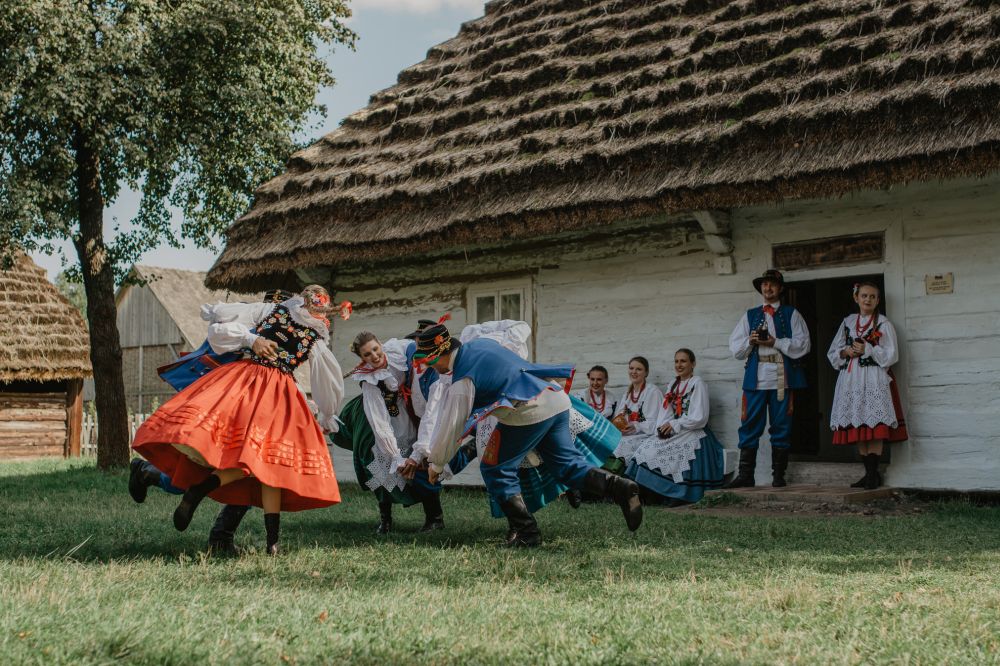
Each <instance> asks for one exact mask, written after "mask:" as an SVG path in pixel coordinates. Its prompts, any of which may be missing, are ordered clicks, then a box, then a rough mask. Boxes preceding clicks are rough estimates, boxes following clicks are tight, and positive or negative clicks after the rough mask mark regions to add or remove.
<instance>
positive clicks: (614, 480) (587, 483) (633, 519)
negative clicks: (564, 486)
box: [583, 467, 642, 532]
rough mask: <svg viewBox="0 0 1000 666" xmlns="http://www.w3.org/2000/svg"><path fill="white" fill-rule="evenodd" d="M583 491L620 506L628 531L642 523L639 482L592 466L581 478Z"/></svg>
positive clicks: (633, 530) (637, 527) (635, 528)
mask: <svg viewBox="0 0 1000 666" xmlns="http://www.w3.org/2000/svg"><path fill="white" fill-rule="evenodd" d="M583 491H584V492H585V493H591V494H594V495H597V496H598V497H604V498H606V499H610V500H611V501H613V502H614V503H615V504H617V505H618V506H619V507H621V510H622V515H623V516H625V524H626V525H628V528H629V531H632V532H635V531H636V530H637V529H639V525H641V524H642V500H640V499H639V484H637V483H636V482H635V481H633V480H631V479H626V478H624V477H621V476H615V475H614V474H612V473H611V472H609V471H607V470H606V469H601V468H600V467H594V468H593V469H591V470H590V471H589V472H587V476H585V477H584V479H583Z"/></svg>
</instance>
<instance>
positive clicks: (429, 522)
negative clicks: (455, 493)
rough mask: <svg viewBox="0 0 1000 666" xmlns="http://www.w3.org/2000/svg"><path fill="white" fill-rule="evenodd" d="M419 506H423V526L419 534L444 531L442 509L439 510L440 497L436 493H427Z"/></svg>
mask: <svg viewBox="0 0 1000 666" xmlns="http://www.w3.org/2000/svg"><path fill="white" fill-rule="evenodd" d="M421 504H423V506H424V526H423V527H421V528H420V531H421V532H431V531H433V530H443V529H444V509H442V508H441V496H440V494H438V493H433V492H432V493H429V494H428V495H427V497H425V498H424V499H423V500H422V501H421Z"/></svg>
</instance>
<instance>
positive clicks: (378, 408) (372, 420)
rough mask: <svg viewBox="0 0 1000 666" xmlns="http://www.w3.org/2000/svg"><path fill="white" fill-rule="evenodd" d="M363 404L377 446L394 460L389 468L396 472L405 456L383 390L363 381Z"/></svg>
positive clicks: (384, 454)
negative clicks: (400, 451) (390, 418)
mask: <svg viewBox="0 0 1000 666" xmlns="http://www.w3.org/2000/svg"><path fill="white" fill-rule="evenodd" d="M361 404H362V406H363V407H364V409H365V417H367V419H368V425H370V426H371V429H372V435H374V438H375V446H376V447H377V448H378V450H379V451H380V452H381V453H382V455H383V456H385V457H386V458H388V459H389V460H391V461H392V465H391V467H390V468H389V469H390V470H391V471H393V472H395V471H396V470H397V469H398V468H399V466H400V465H402V464H403V456H401V455H400V454H399V445H398V444H397V443H396V434H395V433H394V432H393V430H392V423H390V422H389V410H388V409H387V408H386V406H385V399H384V398H383V397H382V392H381V391H379V390H378V387H377V386H375V385H374V384H372V383H370V382H362V383H361Z"/></svg>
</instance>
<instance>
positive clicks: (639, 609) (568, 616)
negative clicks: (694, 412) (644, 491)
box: [0, 461, 1000, 664]
mask: <svg viewBox="0 0 1000 666" xmlns="http://www.w3.org/2000/svg"><path fill="white" fill-rule="evenodd" d="M125 486H126V477H125V474H124V473H117V474H104V473H101V472H98V471H96V470H95V469H93V467H91V466H89V465H88V464H87V463H86V462H83V461H74V462H65V461H45V462H30V463H6V464H2V465H0V520H2V526H0V663H3V664H29V663H40V664H41V663H44V664H49V663H73V664H91V663H94V664H97V663H100V664H107V663H113V662H120V663H155V664H195V663H239V664H243V663H263V664H281V663H290V664H311V663H342V662H345V661H349V662H353V663H370V664H386V663H435V664H440V663H525V662H530V663H539V662H543V663H623V664H624V663H628V664H631V663H647V662H656V663H712V664H735V663H760V664H771V663H805V664H814V663H834V664H841V663H843V664H855V663H900V664H903V663H905V664H942V663H948V664H958V663H965V664H984V663H1000V509H997V508H977V507H972V506H970V505H968V504H965V503H961V502H951V503H945V504H939V505H933V506H932V508H931V509H930V510H929V511H928V512H926V513H924V514H921V515H912V516H911V515H907V516H884V517H862V516H853V515H850V516H837V517H828V516H815V517H788V518H786V517H774V518H771V517H755V516H738V515H737V516H718V515H711V513H710V512H698V511H676V510H674V511H668V510H664V509H655V508H654V509H651V510H647V513H646V519H645V522H644V524H643V526H642V528H641V529H640V530H639V532H638V533H637V534H636V535H634V536H633V535H630V534H629V533H628V532H627V530H626V529H625V527H624V524H623V521H622V519H621V515H620V513H619V511H618V508H617V507H615V506H613V505H584V506H583V507H582V508H581V509H579V510H578V511H573V510H572V509H571V508H569V506H568V505H567V504H566V503H564V502H558V503H556V504H555V505H553V506H550V507H548V508H546V509H545V510H544V511H542V512H540V513H539V515H538V518H539V523H540V525H541V528H542V531H543V535H544V537H545V539H546V542H545V545H544V546H543V547H542V548H539V549H535V550H526V551H510V550H506V549H501V548H498V547H497V544H498V543H499V539H500V537H501V536H502V535H503V532H504V530H505V527H506V524H505V522H504V521H499V520H494V519H492V518H490V517H489V512H488V509H487V506H486V502H485V498H484V496H483V495H482V494H481V493H479V492H475V491H472V490H462V491H449V492H446V493H445V495H444V498H443V502H444V507H445V514H446V518H445V520H446V522H447V525H448V529H447V530H445V531H443V532H435V533H432V534H429V535H427V534H418V533H417V531H416V530H417V528H418V527H419V526H420V525H421V524H422V522H423V515H422V511H421V510H420V508H419V507H413V508H411V509H408V510H397V512H396V517H397V519H396V532H395V533H394V534H392V535H391V536H389V537H388V538H385V537H376V536H375V535H374V526H375V523H376V522H377V521H376V516H377V509H376V506H375V502H374V500H373V498H372V497H371V495H368V494H366V493H362V492H360V491H359V490H358V489H357V487H353V486H347V487H344V488H342V492H343V495H344V502H343V504H341V505H340V506H337V507H332V508H329V509H324V510H319V511H310V512H304V513H298V514H285V516H284V517H283V522H282V547H283V549H284V552H283V554H282V555H281V556H280V557H278V558H268V557H266V556H264V555H263V554H260V553H256V554H249V555H246V556H244V557H242V558H240V559H236V560H216V559H209V558H206V557H205V555H204V553H203V552H202V547H203V545H204V542H205V537H206V534H207V532H208V528H209V526H210V525H211V522H212V520H213V518H214V515H215V512H216V509H217V505H216V504H215V503H214V502H212V501H210V500H209V501H206V502H205V504H203V505H202V507H201V509H200V510H199V513H198V515H196V517H195V520H194V523H193V524H192V525H191V527H190V528H189V529H188V531H186V532H184V533H177V532H175V531H174V529H173V527H172V525H171V523H170V515H171V512H172V510H173V508H174V506H175V505H176V502H177V498H176V497H174V496H168V495H165V494H163V493H161V492H159V491H157V490H155V489H154V490H151V492H150V496H149V499H148V500H147V501H146V503H145V504H143V505H136V504H135V503H133V502H132V500H131V499H130V498H129V496H128V493H127V492H126V488H125ZM263 538H264V535H263V520H262V514H261V513H260V511H259V510H254V512H252V513H250V514H248V516H247V519H246V520H245V521H244V525H243V527H242V528H241V533H240V536H239V538H238V543H240V544H241V545H243V546H251V545H256V546H258V548H259V547H260V546H261V545H262V543H263Z"/></svg>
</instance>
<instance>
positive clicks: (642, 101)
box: [208, 0, 1000, 490]
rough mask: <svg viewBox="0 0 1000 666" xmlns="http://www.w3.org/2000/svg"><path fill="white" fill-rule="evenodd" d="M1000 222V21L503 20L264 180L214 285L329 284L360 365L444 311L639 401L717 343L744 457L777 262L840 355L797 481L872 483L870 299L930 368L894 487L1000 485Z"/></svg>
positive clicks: (745, 13) (705, 15)
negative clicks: (603, 369)
mask: <svg viewBox="0 0 1000 666" xmlns="http://www.w3.org/2000/svg"><path fill="white" fill-rule="evenodd" d="M998 210H1000V7H998V6H997V5H996V3H990V2H983V1H981V0H919V1H905V0H889V1H886V0H878V1H871V0H869V1H865V0H807V1H797V2H787V1H786V2H774V1H770V0H702V1H695V0H618V1H615V0H604V1H600V2H598V1H591V0H496V1H494V2H490V3H488V4H487V5H486V9H485V16H484V17H483V18H481V19H478V20H475V21H471V22H469V23H466V24H465V25H463V26H462V28H461V30H460V31H459V33H458V35H457V36H456V37H455V38H454V39H451V40H449V41H447V42H444V43H443V44H440V45H438V46H435V47H434V48H432V49H430V51H428V54H427V59H426V60H424V61H423V62H421V63H418V64H416V65H414V66H412V67H410V68H408V69H406V70H404V71H403V72H401V73H400V75H399V80H398V83H397V84H396V85H395V86H393V87H391V88H388V89H386V90H383V91H380V92H376V93H375V94H374V95H372V97H371V100H370V103H369V105H368V106H367V107H365V108H364V109H362V110H360V111H359V112H357V113H355V114H353V115H352V116H350V117H349V118H347V119H346V120H345V121H344V123H343V125H342V126H341V127H340V128H339V129H337V130H336V131H334V132H332V133H330V134H328V135H327V136H324V137H323V138H321V139H320V140H319V141H317V142H316V143H314V144H313V145H311V146H309V147H308V148H306V149H305V150H302V151H300V152H298V153H296V154H295V155H293V156H292V158H291V159H290V160H289V162H288V167H287V170H286V172H285V173H283V174H281V175H280V176H278V177H277V178H275V179H273V180H271V181H269V182H267V183H265V184H264V185H262V186H261V187H260V189H259V190H258V192H257V196H256V200H255V203H254V205H253V207H252V208H251V210H250V211H249V212H248V213H247V214H246V215H244V216H243V217H242V218H241V219H239V220H238V221H237V222H236V223H235V224H234V225H233V226H232V227H231V228H230V229H229V231H228V233H227V246H226V249H225V251H224V252H223V254H222V255H221V257H220V258H219V260H218V261H217V263H216V264H215V266H214V267H213V268H212V270H211V271H210V273H209V277H208V283H209V285H210V286H212V287H215V288H222V287H227V288H233V289H243V290H248V289H261V288H264V287H267V286H271V285H275V286H281V285H284V284H294V283H296V282H303V281H321V282H324V283H326V284H328V285H329V286H330V287H332V288H334V289H336V291H337V292H338V298H340V297H343V298H348V299H351V300H352V301H354V302H355V303H356V308H357V309H356V317H355V318H353V319H352V320H351V321H350V322H348V325H345V326H342V327H340V329H339V330H338V331H337V334H336V342H335V343H334V347H335V349H337V351H338V354H340V356H341V363H342V364H344V365H345V366H348V365H349V364H351V363H352V362H353V359H350V358H348V354H347V352H346V342H347V340H349V339H350V338H351V336H352V335H353V334H354V333H355V332H356V331H357V330H358V329H359V328H361V327H365V328H370V329H372V330H374V331H376V332H378V333H380V334H381V335H383V336H389V335H398V334H400V333H403V332H405V331H407V330H410V329H411V328H412V327H413V323H414V320H415V319H416V318H417V317H423V316H427V315H429V314H436V313H441V312H444V311H451V312H452V313H453V316H454V318H455V320H456V321H455V325H456V326H460V325H462V324H463V323H464V322H465V321H475V320H484V319H492V318H495V317H522V318H525V319H527V320H528V321H530V322H531V323H532V324H533V326H534V330H535V338H534V345H535V348H534V354H535V357H536V359H537V360H538V361H541V362H557V361H575V362H576V363H577V364H578V365H579V366H580V367H581V368H583V369H586V368H588V367H589V366H590V365H591V364H593V363H598V362H600V363H603V364H605V365H607V366H609V367H610V369H611V373H612V384H613V385H617V386H621V385H623V384H624V383H625V381H626V380H625V374H624V364H625V361H626V360H627V359H628V358H629V357H630V356H632V355H633V354H644V355H646V356H648V357H649V358H650V359H651V360H652V361H653V374H652V378H653V380H654V381H656V382H658V383H659V384H660V385H663V384H665V383H666V382H667V381H668V380H669V379H670V378H671V377H670V375H671V368H670V363H669V359H670V358H671V357H672V353H673V351H674V350H675V349H676V348H677V347H680V346H686V347H691V348H693V349H694V350H696V351H697V352H698V355H699V364H698V371H699V372H700V374H701V375H702V376H703V377H705V378H706V379H707V381H708V383H709V386H710V388H711V390H712V392H713V396H712V418H711V425H712V427H713V429H714V430H715V431H716V433H717V434H718V435H719V437H720V439H721V440H722V441H723V442H725V443H726V445H727V446H730V447H731V446H734V445H735V443H736V429H737V427H738V423H739V409H738V405H739V396H740V389H739V383H740V377H741V375H742V366H741V364H740V363H739V362H737V361H734V360H733V359H732V358H731V357H730V355H729V352H728V349H727V339H728V336H729V333H730V331H731V330H732V328H733V326H734V325H735V323H736V321H737V319H738V318H739V317H740V316H741V314H742V313H743V312H744V310H745V309H746V308H747V307H750V306H753V305H755V304H756V303H757V295H756V293H755V292H754V291H753V290H752V288H751V286H750V282H751V279H752V278H753V277H754V276H757V275H759V274H760V273H761V272H762V271H763V270H764V269H765V268H767V267H771V266H776V267H778V268H780V269H782V270H783V271H784V272H785V275H786V278H787V279H788V280H789V281H790V283H791V284H790V288H789V294H788V295H789V297H790V299H791V300H792V301H793V302H794V304H796V305H797V306H798V307H799V308H800V309H801V310H802V311H803V313H804V315H805V317H806V319H807V322H808V324H809V326H810V328H811V331H812V334H813V348H814V352H813V354H812V355H811V356H810V357H809V359H808V363H809V375H810V381H811V385H812V386H813V388H812V389H811V390H810V391H808V392H807V393H806V394H805V395H803V396H802V399H801V400H800V401H799V402H798V405H797V410H796V411H797V412H798V416H797V423H796V434H795V445H794V448H793V458H792V460H793V464H792V466H791V467H790V470H789V478H790V481H792V482H795V481H797V480H799V481H801V480H804V479H815V478H827V479H830V480H835V479H844V478H847V477H846V475H845V473H844V470H849V473H851V474H853V473H855V471H856V470H855V469H854V468H853V466H852V465H844V464H842V463H843V461H849V460H851V458H852V453H851V452H850V451H848V450H843V449H839V448H838V449H835V448H834V447H832V446H831V444H830V440H831V437H830V432H829V428H828V426H827V423H826V422H827V418H828V414H829V409H830V403H831V397H832V387H833V384H834V380H835V377H834V374H833V371H832V370H831V369H830V367H829V365H828V364H827V362H826V361H825V358H824V354H825V351H826V347H827V345H828V344H829V342H830V340H831V338H832V337H833V335H834V332H835V328H836V325H837V323H838V322H839V320H840V319H841V317H842V316H844V315H845V314H847V312H848V311H849V309H850V308H851V306H852V304H851V301H850V284H851V283H852V282H853V281H855V280H857V279H858V278H859V277H868V278H871V279H874V280H876V281H878V282H879V283H881V284H883V285H884V296H885V298H884V306H885V310H886V312H887V314H888V316H889V317H890V318H891V319H892V320H893V321H894V322H895V323H896V326H897V329H898V330H899V334H900V337H901V341H902V345H903V358H902V360H901V362H900V363H899V364H898V366H897V369H896V374H897V379H898V381H899V384H900V388H901V392H902V394H903V398H904V403H905V405H906V407H907V410H908V417H909V419H908V421H909V424H908V425H909V429H910V433H911V439H910V441H909V442H907V443H905V444H902V445H899V446H896V447H895V448H894V449H893V450H892V452H891V461H890V464H889V466H888V471H887V478H888V482H889V483H890V484H893V485H896V486H904V487H922V488H952V489H972V488H986V489H994V490H996V489H1000V425H998V421H997V419H996V418H995V414H996V413H997V411H998V408H1000V392H998V387H1000V385H998V383H997V382H998V380H997V377H998V374H997V372H998V370H1000V335H998V332H997V331H998V324H1000V268H998V266H997V263H996V259H995V256H996V253H997V249H998V248H1000V224H998V213H997V211H998ZM767 467H768V466H767V464H766V461H765V462H764V463H763V464H761V465H759V466H758V474H759V475H761V474H766V470H767ZM759 480H761V479H760V478H759Z"/></svg>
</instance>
